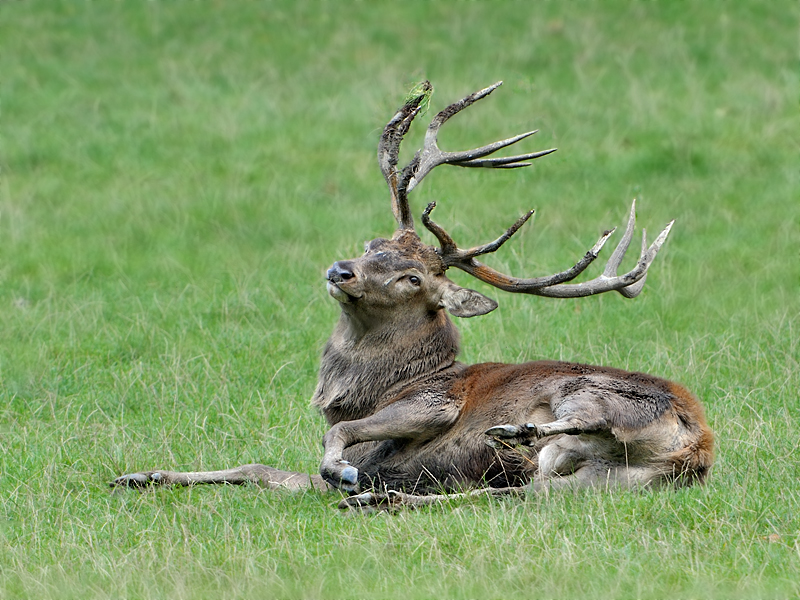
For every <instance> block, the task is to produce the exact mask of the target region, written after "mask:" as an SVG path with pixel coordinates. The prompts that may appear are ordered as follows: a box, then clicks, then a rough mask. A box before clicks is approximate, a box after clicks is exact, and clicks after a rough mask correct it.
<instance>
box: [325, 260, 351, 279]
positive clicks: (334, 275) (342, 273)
mask: <svg viewBox="0 0 800 600" xmlns="http://www.w3.org/2000/svg"><path fill="white" fill-rule="evenodd" d="M355 276H356V274H355V273H353V267H352V266H351V265H350V264H349V263H348V262H347V261H337V262H335V263H333V266H332V267H331V268H330V269H328V281H333V282H334V283H337V282H339V281H349V280H350V279H353V277H355Z"/></svg>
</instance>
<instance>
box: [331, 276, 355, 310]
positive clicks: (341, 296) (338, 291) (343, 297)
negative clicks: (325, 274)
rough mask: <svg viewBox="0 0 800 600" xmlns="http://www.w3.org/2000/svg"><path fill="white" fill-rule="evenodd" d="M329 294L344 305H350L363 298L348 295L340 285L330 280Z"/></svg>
mask: <svg viewBox="0 0 800 600" xmlns="http://www.w3.org/2000/svg"><path fill="white" fill-rule="evenodd" d="M328 293H329V294H330V295H331V297H332V298H333V299H334V300H337V301H338V302H341V303H342V304H349V303H351V302H355V301H356V300H358V299H359V298H361V296H356V295H354V294H348V293H347V292H345V291H344V290H343V289H342V288H341V287H339V284H338V283H336V282H335V281H331V280H330V279H329V280H328Z"/></svg>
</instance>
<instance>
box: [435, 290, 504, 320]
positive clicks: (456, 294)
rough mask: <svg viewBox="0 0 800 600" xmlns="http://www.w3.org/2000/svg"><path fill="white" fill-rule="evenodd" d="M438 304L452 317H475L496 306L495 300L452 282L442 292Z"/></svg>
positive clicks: (488, 311)
mask: <svg viewBox="0 0 800 600" xmlns="http://www.w3.org/2000/svg"><path fill="white" fill-rule="evenodd" d="M439 306H441V307H442V308H446V309H447V311H448V312H449V313H450V314H451V315H453V316H454V317H477V316H479V315H485V314H486V313H490V312H492V311H493V310H494V309H495V308H497V302H495V301H494V300H492V299H491V298H487V297H486V296H484V295H483V294H481V293H479V292H476V291H475V290H468V289H466V288H462V287H459V286H457V285H455V284H452V285H449V286H447V288H446V289H445V291H444V293H443V294H442V298H441V300H439Z"/></svg>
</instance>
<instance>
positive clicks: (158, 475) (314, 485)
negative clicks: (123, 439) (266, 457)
mask: <svg viewBox="0 0 800 600" xmlns="http://www.w3.org/2000/svg"><path fill="white" fill-rule="evenodd" d="M202 483H207V484H228V485H242V484H245V483H255V484H256V485H259V486H261V487H264V488H268V489H285V490H290V491H298V490H306V489H316V490H320V491H326V490H329V489H331V488H330V486H329V485H328V484H327V483H325V481H324V480H323V479H322V478H321V477H320V476H319V475H308V474H306V473H296V472H294V471H282V470H280V469H274V468H272V467H267V466H264V465H258V464H252V465H243V466H241V467H236V468H233V469H224V470H221V471H191V472H177V471H142V472H139V473H129V474H127V475H122V476H121V477H117V478H116V479H115V480H114V481H112V482H111V484H110V485H111V487H130V488H137V489H142V488H146V487H150V486H164V485H180V486H189V485H199V484H202Z"/></svg>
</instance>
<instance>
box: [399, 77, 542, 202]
mask: <svg viewBox="0 0 800 600" xmlns="http://www.w3.org/2000/svg"><path fill="white" fill-rule="evenodd" d="M502 84H503V82H502V81H498V82H497V83H495V84H493V85H490V86H489V87H487V88H484V89H482V90H479V91H477V92H475V93H474V94H470V95H469V96H467V97H466V98H462V99H461V100H459V101H458V102H454V103H453V104H451V105H450V106H448V107H447V108H445V109H444V110H443V111H441V112H440V113H439V114H437V115H436V116H435V117H434V118H433V120H432V121H431V124H430V125H429V126H428V131H427V132H426V133H425V142H424V146H423V148H422V150H421V151H420V152H418V153H417V155H416V156H415V157H414V160H412V161H411V162H410V163H409V164H408V165H407V166H406V167H405V168H404V169H403V173H402V176H401V181H402V184H401V185H403V187H404V188H405V191H406V192H410V191H411V190H413V189H414V188H415V187H416V186H417V185H418V184H419V182H420V181H422V179H423V178H424V177H425V176H426V175H427V174H428V173H430V172H431V171H432V170H433V169H434V168H435V167H438V166H439V165H442V164H451V165H456V166H459V167H491V168H503V169H514V168H519V167H527V166H529V165H530V164H531V163H528V162H524V161H528V160H534V159H536V158H539V157H541V156H545V155H547V154H550V153H551V152H555V150H556V149H555V148H551V149H549V150H543V151H539V152H531V153H529V154H520V155H518V156H509V157H504V158H492V159H486V160H479V159H481V158H482V157H484V156H488V155H489V154H493V153H495V152H497V151H498V150H500V149H501V148H505V147H506V146H511V145H512V144H516V143H517V142H519V141H520V140H524V139H525V138H526V137H529V136H531V135H533V134H534V133H536V132H537V131H538V129H537V130H534V131H528V132H526V133H521V134H519V135H515V136H514V137H510V138H508V139H505V140H500V141H498V142H494V143H492V144H488V145H486V146H481V147H480V148H475V149H473V150H466V151H463V152H443V151H442V150H441V149H440V148H439V145H438V140H437V138H438V135H439V129H440V128H441V126H442V125H444V123H446V122H447V120H448V119H450V117H452V116H453V115H455V114H457V113H459V112H461V111H462V110H464V109H465V108H467V107H468V106H470V105H471V104H473V103H475V102H477V101H478V100H481V99H482V98H485V97H486V96H488V95H489V94H491V93H492V92H493V91H494V90H496V89H497V88H498V87H500V86H501V85H502Z"/></svg>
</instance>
